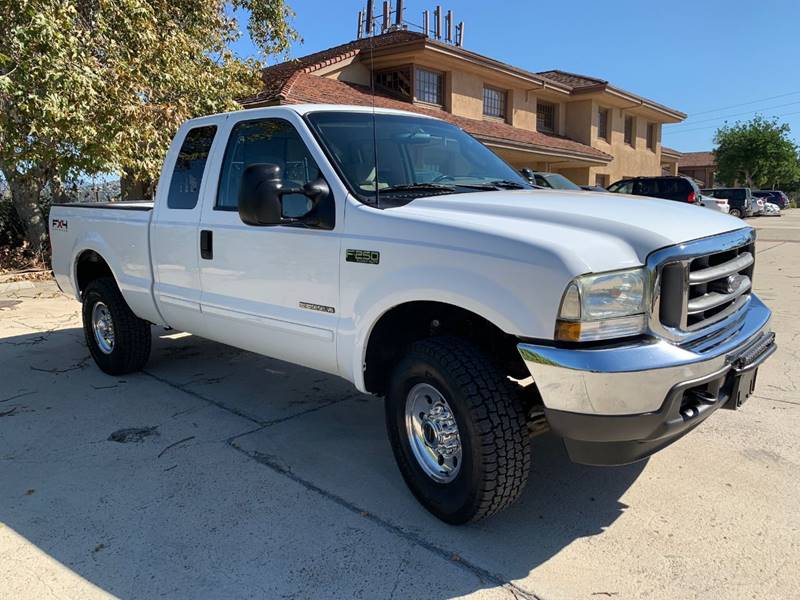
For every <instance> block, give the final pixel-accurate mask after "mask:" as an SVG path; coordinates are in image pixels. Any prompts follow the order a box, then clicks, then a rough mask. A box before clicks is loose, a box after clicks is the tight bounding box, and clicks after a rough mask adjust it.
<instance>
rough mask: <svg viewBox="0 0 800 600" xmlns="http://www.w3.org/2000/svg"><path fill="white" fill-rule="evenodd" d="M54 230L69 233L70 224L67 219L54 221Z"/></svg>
mask: <svg viewBox="0 0 800 600" xmlns="http://www.w3.org/2000/svg"><path fill="white" fill-rule="evenodd" d="M52 228H53V230H54V231H67V230H68V229H69V223H68V222H67V220H66V219H53V223H52Z"/></svg>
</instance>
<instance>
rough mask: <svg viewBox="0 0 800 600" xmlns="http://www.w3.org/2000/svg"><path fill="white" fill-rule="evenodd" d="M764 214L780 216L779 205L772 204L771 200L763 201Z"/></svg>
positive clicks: (766, 215)
mask: <svg viewBox="0 0 800 600" xmlns="http://www.w3.org/2000/svg"><path fill="white" fill-rule="evenodd" d="M764 216H765V217H780V216H781V207H780V206H778V205H777V204H773V203H772V202H765V203H764Z"/></svg>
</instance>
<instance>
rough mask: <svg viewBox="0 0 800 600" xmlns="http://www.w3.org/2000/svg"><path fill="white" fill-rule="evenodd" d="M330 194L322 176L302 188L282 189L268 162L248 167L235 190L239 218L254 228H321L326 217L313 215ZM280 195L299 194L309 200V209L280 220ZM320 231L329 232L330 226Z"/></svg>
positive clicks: (276, 172) (275, 168)
mask: <svg viewBox="0 0 800 600" xmlns="http://www.w3.org/2000/svg"><path fill="white" fill-rule="evenodd" d="M330 193H331V190H330V188H329V187H328V184H327V182H326V181H325V180H324V179H323V178H322V177H320V178H318V179H315V180H314V181H310V182H308V183H306V184H305V185H304V186H303V187H302V188H285V187H283V179H282V178H281V169H280V167H279V166H278V165H275V164H271V163H259V164H253V165H249V166H248V167H247V168H246V169H245V170H244V173H243V174H242V183H241V185H240V187H239V218H240V219H241V220H242V222H243V223H245V224H246V225H256V226H265V225H282V224H288V223H300V224H307V225H311V226H324V224H325V223H326V222H327V221H328V220H329V217H328V216H327V215H325V216H323V215H317V213H318V212H319V210H318V207H319V206H320V203H321V202H322V201H323V200H326V199H327V198H328V197H329V196H330ZM284 194H303V195H304V196H306V197H307V198H308V199H309V200H311V208H310V210H309V211H308V212H307V213H306V214H305V215H303V216H299V217H284V216H283V196H284ZM324 204H329V203H324ZM323 212H328V211H323ZM320 217H324V218H322V219H321V218H320ZM324 228H325V229H330V228H332V226H331V227H327V226H324Z"/></svg>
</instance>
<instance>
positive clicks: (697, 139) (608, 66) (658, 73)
mask: <svg viewBox="0 0 800 600" xmlns="http://www.w3.org/2000/svg"><path fill="white" fill-rule="evenodd" d="M288 1H289V4H290V5H291V6H292V8H293V9H294V10H295V12H296V13H297V17H296V18H295V20H294V26H295V28H296V29H297V30H298V32H299V33H300V35H301V36H302V37H303V38H304V42H303V43H302V44H296V45H295V46H294V47H293V48H292V51H291V56H302V55H304V54H308V53H311V52H315V51H317V50H322V49H324V48H328V47H330V46H334V45H337V44H341V43H344V42H346V41H349V40H351V39H353V38H354V37H355V24H356V14H357V12H358V10H359V8H361V7H362V6H363V5H364V4H365V2H366V0H364V2H362V1H361V0H327V1H320V0H288ZM395 2H396V0H394V1H393V4H395ZM439 2H440V3H441V4H442V6H443V8H444V9H445V10H447V9H451V10H453V12H454V14H455V20H456V21H461V20H463V21H464V22H465V40H464V41H465V44H464V46H465V48H467V49H469V50H471V51H473V52H478V53H480V54H484V55H486V56H490V57H492V58H495V59H498V60H502V61H505V62H508V63H511V64H513V65H516V66H518V67H522V68H524V69H528V70H531V71H542V70H545V69H552V68H556V69H562V70H565V71H572V72H575V73H582V74H586V75H592V76H595V77H599V78H602V79H607V80H608V81H610V82H611V83H612V84H613V85H616V86H618V87H621V88H624V89H627V90H629V91H631V92H634V93H636V94H639V95H642V96H646V97H648V98H651V99H653V100H655V101H657V102H660V103H662V104H666V105H667V106H670V107H673V108H677V109H679V110H681V111H682V112H685V113H687V114H688V115H689V118H688V119H687V120H686V121H685V122H684V123H682V124H680V125H672V126H668V127H665V129H664V136H663V142H664V144H665V145H667V146H670V147H673V148H676V149H678V150H681V151H684V152H689V151H694V150H709V149H711V147H712V145H713V142H712V140H713V136H714V131H715V129H716V127H718V126H719V125H721V124H722V123H723V122H724V121H725V117H728V119H727V120H728V121H729V122H734V121H736V120H738V119H741V120H747V119H749V118H751V117H752V116H754V115H755V114H756V113H757V112H758V113H760V114H763V115H764V116H767V117H771V116H773V115H775V116H780V119H781V120H782V121H784V122H786V123H788V124H789V125H790V126H791V128H792V137H793V138H794V139H795V141H798V142H800V64H798V63H800V2H798V1H797V0H779V1H776V0H761V1H760V2H752V1H746V0H728V1H723V0H693V1H688V0H673V1H672V2H658V3H654V2H642V1H641V0H614V1H611V2H601V1H599V0H580V1H572V2H564V1H560V2H549V3H548V2H537V3H533V2H530V1H524V0H511V1H505V2H497V1H491V2H490V1H488V0H483V1H481V2H478V1H472V0H470V1H464V0H461V1H457V0H452V1H451V2H449V3H447V2H445V1H444V0H439ZM375 4H376V6H377V7H378V12H379V11H380V6H381V2H380V1H379V0H378V1H376V2H375ZM405 4H406V20H407V21H411V22H414V23H421V21H422V17H421V15H422V11H423V10H424V9H426V8H427V9H431V10H432V9H433V7H434V5H435V4H436V1H435V0H432V1H431V2H426V1H424V0H406V2H405ZM500 7H503V10H500ZM242 16H245V17H246V15H242ZM235 50H236V51H237V53H238V54H240V55H243V56H248V55H255V54H256V49H255V48H254V47H253V45H252V43H251V42H250V40H249V39H248V38H247V36H246V34H245V36H244V37H243V39H242V40H240V41H239V42H238V43H237V44H236V47H235ZM782 115H783V116H782Z"/></svg>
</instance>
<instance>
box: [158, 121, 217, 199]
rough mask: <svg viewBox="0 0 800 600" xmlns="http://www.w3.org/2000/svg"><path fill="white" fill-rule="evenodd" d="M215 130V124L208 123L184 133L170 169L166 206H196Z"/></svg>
mask: <svg viewBox="0 0 800 600" xmlns="http://www.w3.org/2000/svg"><path fill="white" fill-rule="evenodd" d="M216 132H217V128H216V126H214V125H209V126H207V127H195V128H194V129H190V130H189V133H187V134H186V138H185V139H184V140H183V145H182V146H181V150H180V152H179V153H178V160H177V161H176V162H175V168H174V169H173V170H172V179H171V180H170V182H169V194H168V195H167V208H178V209H185V210H191V209H193V208H194V207H195V206H197V197H198V195H199V194H200V183H201V182H202V181H203V171H205V168H206V160H207V159H208V152H209V150H211V144H212V142H213V141H214V134H216Z"/></svg>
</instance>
